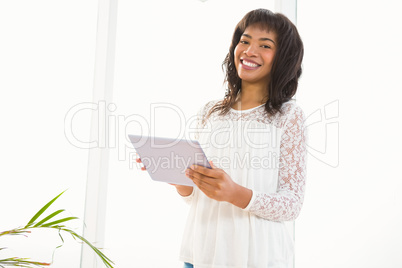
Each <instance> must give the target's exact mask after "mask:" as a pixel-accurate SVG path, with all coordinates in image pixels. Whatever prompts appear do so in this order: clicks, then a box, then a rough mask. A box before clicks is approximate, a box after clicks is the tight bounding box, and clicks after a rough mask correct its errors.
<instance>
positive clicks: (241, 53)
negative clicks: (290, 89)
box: [234, 25, 276, 88]
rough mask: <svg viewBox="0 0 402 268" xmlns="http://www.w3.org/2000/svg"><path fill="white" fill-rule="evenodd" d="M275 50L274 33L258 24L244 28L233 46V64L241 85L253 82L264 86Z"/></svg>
mask: <svg viewBox="0 0 402 268" xmlns="http://www.w3.org/2000/svg"><path fill="white" fill-rule="evenodd" d="M275 51H276V34H275V33H274V32H273V31H271V32H267V31H266V30H262V29H261V27H259V25H250V26H248V27H247V28H246V30H245V31H244V33H243V35H242V36H241V37H240V41H239V43H238V44H237V46H236V48H235V53H234V54H235V58H234V60H235V66H236V70H237V74H238V75H239V77H240V78H241V79H242V86H244V85H245V83H247V84H253V85H257V86H261V87H264V88H266V87H267V86H268V83H269V77H270V73H271V68H272V62H273V60H274V56H275Z"/></svg>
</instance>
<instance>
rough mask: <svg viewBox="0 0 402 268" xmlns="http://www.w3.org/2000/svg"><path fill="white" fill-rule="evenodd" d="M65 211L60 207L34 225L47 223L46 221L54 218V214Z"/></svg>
mask: <svg viewBox="0 0 402 268" xmlns="http://www.w3.org/2000/svg"><path fill="white" fill-rule="evenodd" d="M63 211H65V210H64V209H60V210H58V211H55V212H53V213H52V214H50V215H49V216H47V217H46V218H44V219H43V220H41V221H40V222H38V223H37V224H35V225H34V226H33V227H38V226H40V225H41V224H43V223H45V222H46V221H48V220H50V219H51V218H53V217H54V216H56V215H58V214H60V213H61V212H63Z"/></svg>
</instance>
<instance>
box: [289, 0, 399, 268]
mask: <svg viewBox="0 0 402 268" xmlns="http://www.w3.org/2000/svg"><path fill="white" fill-rule="evenodd" d="M400 8H401V2H400V1H392V0H386V1H344V0H341V1H331V2H329V1H315V0H303V1H299V4H298V28H299V31H300V33H301V35H302V37H303V41H304V45H305V50H306V55H305V61H304V74H303V78H302V80H301V87H300V93H299V94H298V99H299V101H300V102H301V103H303V104H304V108H305V111H306V112H307V114H316V115H317V113H315V111H316V110H317V109H320V110H321V111H322V112H324V110H323V109H324V106H325V105H327V104H329V105H328V107H329V109H330V110H332V112H329V113H330V114H331V113H332V114H333V115H334V117H333V118H330V119H328V120H327V119H325V114H324V113H322V117H323V120H322V122H318V123H317V124H314V125H311V126H310V128H309V130H310V132H311V136H310V142H309V145H310V146H311V148H310V152H312V153H315V155H316V156H317V154H318V153H317V152H315V151H314V150H312V149H316V150H320V151H321V157H319V159H316V158H314V157H312V156H311V155H310V158H309V166H308V171H307V172H308V182H307V192H306V199H305V204H304V208H303V210H302V213H301V215H300V217H299V219H298V221H297V224H296V245H297V248H296V250H297V252H296V254H297V259H296V267H297V268H304V267H325V268H333V267H334V268H335V267H342V268H349V267H365V268H378V267H390V268H396V267H402V255H401V254H400V252H401V250H402V229H401V226H402V207H401V206H402V195H401V194H400V189H401V187H402V175H401V172H400V163H401V157H400V156H399V151H401V149H402V142H401V138H400V137H401V134H402V133H401V129H402V128H401V125H400V124H401V123H400V122H401V120H400V118H401V116H402V112H401V109H400V99H401V96H402V94H401V91H402V81H401V79H400V75H401V65H400V63H401V62H402V52H401V49H400V48H401V45H402V39H401V38H400V32H401V30H400V26H401V25H402V17H401V16H400V14H399V13H400V12H399V10H400ZM334 101H335V102H334ZM332 102H334V103H332ZM336 102H337V103H338V105H339V106H338V112H339V115H338V116H336V113H335V111H336V105H335V104H336ZM330 103H332V104H330ZM312 121H314V120H312ZM331 123H332V124H331ZM336 123H338V126H337V125H336ZM325 127H327V131H326V129H325ZM337 127H338V130H337ZM338 131H339V132H338ZM337 142H339V149H338V150H337V148H336V146H333V145H334V144H336V143H337ZM326 145H327V146H328V147H325V146H326ZM325 150H326V151H325ZM320 160H321V161H320ZM337 160H339V161H338V163H337ZM332 166H335V167H332Z"/></svg>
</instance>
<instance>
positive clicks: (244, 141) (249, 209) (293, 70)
mask: <svg viewBox="0 0 402 268" xmlns="http://www.w3.org/2000/svg"><path fill="white" fill-rule="evenodd" d="M302 58H303V43H302V41H301V39H300V36H299V34H298V32H297V29H296V27H295V26H294V25H293V24H292V23H291V22H290V20H289V19H287V18H286V17H285V16H283V15H281V14H274V13H272V12H271V11H269V10H266V9H258V10H253V11H251V12H249V13H247V14H246V15H245V16H244V18H243V19H242V20H241V21H240V22H239V23H238V25H237V26H236V28H235V31H234V34H233V38H232V44H231V46H230V50H229V53H228V55H227V56H226V59H225V61H224V63H223V66H224V68H225V70H226V82H227V84H228V92H227V95H226V97H225V98H224V99H223V100H222V101H212V102H209V103H207V104H206V105H205V106H204V107H203V109H202V110H201V112H200V122H201V124H200V129H202V131H200V132H199V134H198V140H199V141H200V143H201V144H202V145H203V148H204V151H205V153H206V155H207V157H208V158H209V159H213V161H211V164H212V165H213V168H212V169H207V168H204V167H201V166H195V167H192V168H190V169H188V170H187V172H186V174H187V176H188V177H189V178H190V179H192V180H193V182H194V183H195V184H196V186H197V187H194V188H193V187H188V186H178V185H177V186H176V188H177V190H178V192H179V193H180V194H181V195H182V196H183V198H184V199H185V200H186V201H187V202H188V203H189V204H190V205H191V208H190V212H189V217H188V220H187V225H186V228H185V231H184V236H183V244H182V249H181V253H180V259H181V260H182V261H184V262H185V263H186V264H185V265H186V266H185V267H192V265H194V267H197V268H198V267H200V268H204V267H205V268H207V267H208V268H212V267H219V268H221V267H233V268H234V267H244V268H246V267H247V268H249V267H250V268H251V267H254V268H261V267H269V268H274V267H275V268H277V267H278V268H279V267H281V268H282V267H289V266H291V265H292V263H293V255H294V251H293V241H292V239H291V237H290V235H289V233H288V232H287V230H286V227H285V225H284V223H283V221H292V220H294V219H296V217H297V216H298V215H299V212H300V209H301V207H302V203H303V198H304V188H305V175H306V137H307V135H306V131H305V129H304V120H305V116H304V113H303V111H302V109H301V108H300V107H299V106H298V105H297V104H296V103H295V101H294V100H293V99H292V97H293V96H294V94H295V93H296V90H297V85H298V79H299V77H300V75H301V62H302Z"/></svg>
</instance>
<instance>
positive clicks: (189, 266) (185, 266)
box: [183, 262, 194, 268]
mask: <svg viewBox="0 0 402 268" xmlns="http://www.w3.org/2000/svg"><path fill="white" fill-rule="evenodd" d="M183 268H194V266H193V265H192V264H191V263H188V262H185V263H184V267H183Z"/></svg>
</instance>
